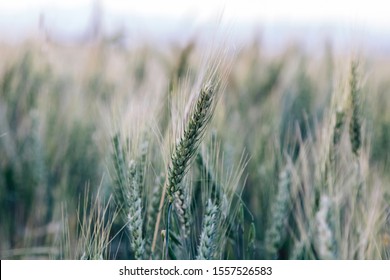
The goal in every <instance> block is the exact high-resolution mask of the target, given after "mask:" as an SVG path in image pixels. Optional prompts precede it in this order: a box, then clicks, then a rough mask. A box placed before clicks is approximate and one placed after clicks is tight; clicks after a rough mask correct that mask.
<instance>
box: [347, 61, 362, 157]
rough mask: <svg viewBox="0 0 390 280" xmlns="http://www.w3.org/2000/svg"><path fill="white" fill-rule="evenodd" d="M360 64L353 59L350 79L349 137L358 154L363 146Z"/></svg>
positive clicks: (353, 148)
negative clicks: (350, 111)
mask: <svg viewBox="0 0 390 280" xmlns="http://www.w3.org/2000/svg"><path fill="white" fill-rule="evenodd" d="M357 67H358V64H357V62H356V61H353V62H352V64H351V76H350V80H349V86H350V98H351V110H352V116H351V122H350V125H349V137H350V141H351V147H352V152H353V153H354V154H355V155H356V156H358V155H359V152H360V147H361V110H360V90H359V87H358V75H357Z"/></svg>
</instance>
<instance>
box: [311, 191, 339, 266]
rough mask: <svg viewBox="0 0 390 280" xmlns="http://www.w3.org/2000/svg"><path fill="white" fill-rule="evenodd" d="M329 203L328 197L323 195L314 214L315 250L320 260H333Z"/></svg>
mask: <svg viewBox="0 0 390 280" xmlns="http://www.w3.org/2000/svg"><path fill="white" fill-rule="evenodd" d="M330 207H331V202H330V199H329V197H328V196H326V195H323V196H322V197H321V201H320V209H319V210H318V212H317V214H316V226H317V228H316V230H317V232H316V238H315V239H316V240H315V241H316V242H315V243H316V248H317V253H318V255H319V257H320V259H334V258H335V255H334V240H333V234H332V230H331V228H330V226H329V223H328V218H329V209H330Z"/></svg>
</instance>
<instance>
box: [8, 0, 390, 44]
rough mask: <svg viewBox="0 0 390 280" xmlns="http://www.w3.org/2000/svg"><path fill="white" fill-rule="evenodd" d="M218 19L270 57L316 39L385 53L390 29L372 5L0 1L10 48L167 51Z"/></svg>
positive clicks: (378, 6) (300, 0) (332, 0)
mask: <svg viewBox="0 0 390 280" xmlns="http://www.w3.org/2000/svg"><path fill="white" fill-rule="evenodd" d="M222 14H223V21H224V22H225V23H228V25H229V26H230V27H229V28H230V31H229V32H230V33H231V34H232V35H231V36H233V37H234V38H236V39H237V40H239V41H242V40H248V39H250V38H252V37H253V36H254V35H255V36H261V38H262V40H263V41H264V42H265V46H267V47H269V48H271V49H274V48H275V47H279V48H280V47H281V46H283V44H285V43H286V41H287V40H292V39H297V38H299V39H300V40H302V41H303V42H304V43H305V44H306V45H307V46H308V47H309V48H311V49H313V48H315V47H316V46H317V47H318V44H320V43H322V42H321V40H323V38H326V39H329V40H332V41H333V42H334V43H335V46H338V47H344V48H346V47H351V46H352V44H353V45H356V44H358V45H359V47H369V48H372V49H375V51H389V47H390V43H389V37H390V36H389V35H390V22H389V20H388V17H387V14H386V8H385V6H383V1H379V0H373V1H368V0H363V1H342V2H340V1H337V0H329V1H308V0H297V1H294V2H291V1H286V0H275V1H268V0H259V1H249V0H242V1H238V0H217V1H196V2H190V1H172V0H167V1H153V0H145V1H141V2H140V1H125V0H111V1H108V0H107V1H105V0H80V1H53V0H15V1H6V0H2V1H0V32H1V34H2V40H11V41H20V40H23V39H25V38H26V37H27V36H31V35H32V34H35V35H38V34H41V36H47V37H48V38H50V39H52V40H58V41H61V42H81V41H88V40H91V39H93V38H96V37H97V36H104V37H108V38H111V39H116V40H118V41H120V42H121V43H122V44H126V45H132V44H134V43H135V42H139V40H144V39H146V38H147V39H148V40H153V39H154V40H158V41H159V42H164V43H167V42H169V41H171V40H176V41H185V40H188V39H189V38H191V36H195V34H196V33H201V32H204V31H205V30H207V29H209V28H210V24H212V23H215V22H216V21H217V19H218V18H220V17H221V15H222Z"/></svg>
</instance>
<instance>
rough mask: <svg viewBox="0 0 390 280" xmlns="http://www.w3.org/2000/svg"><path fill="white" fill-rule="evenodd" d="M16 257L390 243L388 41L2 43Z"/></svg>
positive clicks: (373, 247) (347, 254) (371, 252)
mask: <svg viewBox="0 0 390 280" xmlns="http://www.w3.org/2000/svg"><path fill="white" fill-rule="evenodd" d="M0 54H1V57H2V59H1V61H0V257H1V259H154V260H165V259H218V260H220V259H234V260H237V259H389V258H390V176H389V171H390V152H389V150H390V111H389V110H388V108H390V99H388V97H389V96H390V93H389V88H390V76H389V73H388V71H387V67H386V66H387V65H388V63H389V62H390V61H389V60H390V59H389V57H387V56H385V55H380V54H373V53H370V52H364V51H362V52H359V53H357V52H352V51H345V50H344V51H340V50H338V51H336V50H335V49H334V48H333V47H332V44H331V43H324V44H323V47H322V48H321V49H317V50H316V51H315V52H313V51H307V50H305V49H304V48H303V47H302V46H301V45H300V44H299V42H296V43H291V44H289V45H286V46H285V47H284V48H283V49H282V50H281V51H278V52H277V53H270V52H267V51H266V50H265V49H264V48H263V46H262V44H261V42H260V41H259V40H257V39H255V38H254V39H253V40H252V41H250V42H247V43H246V44H243V45H242V46H241V47H239V48H234V47H230V46H229V44H228V43H226V42H224V44H214V43H209V44H205V43H204V42H201V40H200V39H198V38H195V39H193V40H190V41H188V42H187V43H186V44H182V45H177V44H172V45H169V46H167V47H164V48H162V47H159V46H158V45H156V44H151V43H145V44H140V45H137V46H136V47H132V48H125V47H123V46H121V45H120V44H116V43H115V42H110V41H104V40H100V41H96V42H92V43H84V44H81V43H80V44H73V45H61V44H56V43H54V42H47V41H44V40H42V39H37V38H32V39H30V40H26V41H24V42H22V43H17V44H16V45H11V44H6V43H2V44H1V45H0Z"/></svg>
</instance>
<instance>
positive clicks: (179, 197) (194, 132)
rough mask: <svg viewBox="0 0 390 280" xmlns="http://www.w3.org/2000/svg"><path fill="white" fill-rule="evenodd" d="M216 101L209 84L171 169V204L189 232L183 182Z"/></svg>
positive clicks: (184, 135)
mask: <svg viewBox="0 0 390 280" xmlns="http://www.w3.org/2000/svg"><path fill="white" fill-rule="evenodd" d="M214 100H215V91H214V87H213V86H211V85H209V84H207V85H205V86H203V88H202V89H201V91H200V94H199V97H198V99H197V101H196V104H195V106H194V109H193V111H192V113H191V115H190V117H189V119H188V121H187V123H186V124H185V127H184V130H183V133H182V136H181V137H180V139H179V140H178V142H177V143H176V145H175V147H174V150H173V153H172V156H171V162H170V164H169V166H168V180H167V195H168V200H169V202H170V203H173V204H174V206H175V208H176V212H177V213H178V215H179V220H180V221H181V223H182V224H183V225H184V226H185V227H186V228H187V227H188V226H189V220H188V214H187V205H186V201H185V192H184V190H183V186H182V183H183V178H184V176H185V174H186V173H187V171H188V169H189V166H190V164H191V162H192V161H193V159H194V156H195V154H196V152H197V150H198V147H199V144H200V143H201V141H202V139H203V136H204V133H205V130H206V127H207V124H208V123H209V121H210V119H211V117H212V115H213V111H214V108H215V104H214Z"/></svg>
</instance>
